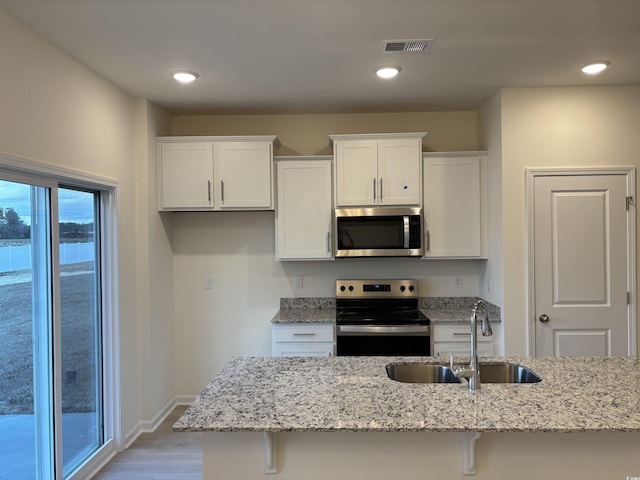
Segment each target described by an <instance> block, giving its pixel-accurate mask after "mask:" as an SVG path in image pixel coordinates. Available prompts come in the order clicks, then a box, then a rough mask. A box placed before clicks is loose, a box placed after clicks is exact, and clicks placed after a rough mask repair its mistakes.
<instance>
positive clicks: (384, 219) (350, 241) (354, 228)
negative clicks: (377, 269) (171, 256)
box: [333, 207, 424, 257]
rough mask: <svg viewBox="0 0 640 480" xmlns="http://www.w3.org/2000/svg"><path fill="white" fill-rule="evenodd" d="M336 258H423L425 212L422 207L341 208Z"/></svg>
mask: <svg viewBox="0 0 640 480" xmlns="http://www.w3.org/2000/svg"><path fill="white" fill-rule="evenodd" d="M334 220H335V224H334V229H333V231H334V245H335V248H336V251H335V254H336V257H420V256H422V254H423V253H424V248H423V244H422V241H423V240H422V210H421V209H420V208H419V207H377V208H338V209H336V210H335V219H334Z"/></svg>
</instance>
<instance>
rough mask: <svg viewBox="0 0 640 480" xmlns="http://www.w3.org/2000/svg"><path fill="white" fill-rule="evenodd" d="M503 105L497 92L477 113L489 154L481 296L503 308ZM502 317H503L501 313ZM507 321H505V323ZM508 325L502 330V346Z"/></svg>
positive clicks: (481, 144) (480, 134) (483, 147)
mask: <svg viewBox="0 0 640 480" xmlns="http://www.w3.org/2000/svg"><path fill="white" fill-rule="evenodd" d="M501 108H502V103H501V94H500V92H498V93H497V94H496V95H494V96H493V97H492V98H491V99H490V100H488V101H487V102H486V103H485V104H484V105H483V106H482V107H481V108H480V110H479V112H478V138H479V142H480V149H482V150H487V177H486V188H487V256H488V260H487V262H486V264H485V268H484V270H483V271H482V274H481V281H480V296H481V297H482V298H484V299H486V300H488V301H490V302H492V303H494V304H495V305H503V304H504V255H503V254H502V111H501ZM501 313H504V311H502V312H501ZM503 321H504V319H503ZM509 328H510V325H509V324H503V328H501V329H500V332H501V335H502V342H501V344H502V345H504V332H505V329H509Z"/></svg>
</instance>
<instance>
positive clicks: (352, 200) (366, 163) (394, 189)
mask: <svg viewBox="0 0 640 480" xmlns="http://www.w3.org/2000/svg"><path fill="white" fill-rule="evenodd" d="M425 135H426V133H400V134H384V135H378V134H371V135H331V140H332V141H333V146H334V158H335V188H336V206H337V207H349V206H381V205H418V206H419V205H421V200H422V195H421V189H420V178H421V171H422V138H423V137H424V136H425Z"/></svg>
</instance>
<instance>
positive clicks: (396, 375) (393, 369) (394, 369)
mask: <svg viewBox="0 0 640 480" xmlns="http://www.w3.org/2000/svg"><path fill="white" fill-rule="evenodd" d="M385 368H386V369H387V376H388V377H389V378H390V379H391V380H395V381H396V382H403V383H460V379H459V378H457V377H456V376H455V375H454V373H453V371H452V370H451V369H450V368H449V367H446V366H444V365H434V364H430V363H391V364H389V365H387V366H386V367H385Z"/></svg>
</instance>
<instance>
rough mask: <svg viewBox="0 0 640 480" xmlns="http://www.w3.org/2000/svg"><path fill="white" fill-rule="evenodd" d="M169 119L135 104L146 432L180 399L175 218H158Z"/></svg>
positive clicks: (141, 382)
mask: <svg viewBox="0 0 640 480" xmlns="http://www.w3.org/2000/svg"><path fill="white" fill-rule="evenodd" d="M170 120H171V118H170V116H169V115H168V114H166V113H165V112H163V111H162V110H160V109H158V108H157V107H155V106H154V105H153V104H151V103H149V102H148V101H146V100H137V101H136V125H137V135H136V159H137V161H136V177H137V182H136V195H137V198H136V215H137V220H136V225H137V227H138V231H137V257H138V263H139V268H138V315H137V319H138V338H139V339H140V341H139V344H138V361H139V362H140V378H139V384H138V388H139V391H140V393H139V394H140V418H141V420H142V421H143V423H142V424H141V427H142V428H146V429H149V428H154V426H155V424H156V423H157V421H158V420H160V418H161V416H162V415H163V414H165V413H166V411H167V409H168V408H171V407H172V405H173V401H174V397H175V381H174V379H175V377H174V351H173V254H172V251H171V243H170V238H171V230H172V227H171V218H170V217H161V216H160V215H159V214H158V194H157V192H158V190H157V188H156V184H157V178H158V171H157V162H156V157H157V152H156V137H157V136H162V135H166V133H167V132H168V131H169V126H170Z"/></svg>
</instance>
